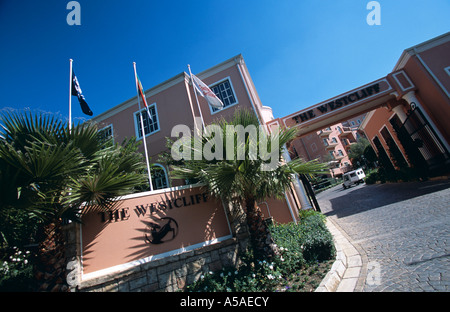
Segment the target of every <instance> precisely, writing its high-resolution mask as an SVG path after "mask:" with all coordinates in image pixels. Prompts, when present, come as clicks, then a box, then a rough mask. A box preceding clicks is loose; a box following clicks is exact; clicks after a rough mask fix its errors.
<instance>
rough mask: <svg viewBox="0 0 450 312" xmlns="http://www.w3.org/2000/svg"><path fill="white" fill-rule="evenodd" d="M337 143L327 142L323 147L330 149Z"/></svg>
mask: <svg viewBox="0 0 450 312" xmlns="http://www.w3.org/2000/svg"><path fill="white" fill-rule="evenodd" d="M337 145H338V142H328V145H327V146H325V149H327V150H332V149H334V148H335V147H336V146H337Z"/></svg>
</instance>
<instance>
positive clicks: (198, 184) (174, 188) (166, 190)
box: [117, 183, 205, 200]
mask: <svg viewBox="0 0 450 312" xmlns="http://www.w3.org/2000/svg"><path fill="white" fill-rule="evenodd" d="M204 185H205V184H202V183H197V184H189V185H181V186H174V187H168V188H164V189H159V190H153V191H146V192H141V193H133V194H129V195H125V196H123V197H120V198H117V200H125V199H132V198H139V197H144V196H149V195H158V194H163V193H166V192H176V191H181V190H186V189H193V188H196V187H200V186H204Z"/></svg>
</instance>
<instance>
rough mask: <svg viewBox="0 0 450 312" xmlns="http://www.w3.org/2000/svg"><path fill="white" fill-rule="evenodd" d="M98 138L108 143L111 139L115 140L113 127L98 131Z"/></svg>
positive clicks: (109, 126)
mask: <svg viewBox="0 0 450 312" xmlns="http://www.w3.org/2000/svg"><path fill="white" fill-rule="evenodd" d="M98 136H99V138H100V140H102V141H107V140H109V139H111V138H113V127H112V125H108V126H106V127H104V128H103V129H100V130H98Z"/></svg>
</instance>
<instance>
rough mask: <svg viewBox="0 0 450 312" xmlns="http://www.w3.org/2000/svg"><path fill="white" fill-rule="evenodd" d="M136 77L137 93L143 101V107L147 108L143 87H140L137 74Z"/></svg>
mask: <svg viewBox="0 0 450 312" xmlns="http://www.w3.org/2000/svg"><path fill="white" fill-rule="evenodd" d="M136 78H137V84H138V90H139V95H140V96H141V99H142V101H143V102H144V105H145V108H147V110H148V105H147V100H146V99H145V95H144V88H142V83H141V81H140V80H139V76H138V75H137V74H136ZM149 115H150V113H149Z"/></svg>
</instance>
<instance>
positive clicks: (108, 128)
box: [92, 55, 310, 222]
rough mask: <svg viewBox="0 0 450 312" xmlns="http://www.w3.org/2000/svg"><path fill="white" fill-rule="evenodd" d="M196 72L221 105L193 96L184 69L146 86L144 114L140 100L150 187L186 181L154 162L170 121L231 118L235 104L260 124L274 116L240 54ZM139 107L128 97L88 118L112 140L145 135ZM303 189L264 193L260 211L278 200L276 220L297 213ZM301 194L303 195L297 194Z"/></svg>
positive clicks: (268, 211)
mask: <svg viewBox="0 0 450 312" xmlns="http://www.w3.org/2000/svg"><path fill="white" fill-rule="evenodd" d="M196 76H197V77H198V78H199V79H201V80H202V81H203V82H204V83H205V84H207V85H208V86H209V87H210V89H211V90H212V91H213V92H215V93H216V95H217V96H218V97H219V98H220V99H221V101H222V102H223V104H224V108H223V109H221V110H218V109H215V108H213V107H212V106H210V105H209V104H208V102H207V101H206V100H205V99H204V98H202V97H200V96H198V97H196V96H195V94H194V89H193V88H192V85H191V82H190V77H189V75H188V74H187V73H185V72H183V73H180V74H178V75H176V76H174V77H172V78H171V79H168V80H167V81H165V82H163V83H161V84H159V85H157V86H155V87H152V88H150V89H148V90H146V91H145V96H146V101H147V103H148V106H149V114H148V113H147V112H146V110H145V109H144V108H143V106H142V104H141V106H142V108H141V114H142V117H143V124H144V131H145V143H146V145H147V153H148V156H149V160H150V163H151V164H152V170H151V178H152V184H153V190H158V189H164V188H168V187H177V186H182V185H185V184H186V183H185V181H181V180H171V179H170V178H169V168H168V167H167V165H166V164H164V163H160V162H159V156H160V155H161V154H162V153H163V152H167V151H169V152H170V150H169V148H168V147H167V146H166V142H167V138H172V139H173V140H176V139H177V138H174V137H172V129H173V128H174V127H175V126H177V125H186V126H188V127H189V128H190V129H194V119H195V118H199V117H202V119H203V121H204V124H205V125H208V124H211V123H212V122H213V121H216V120H220V119H222V118H224V119H230V118H231V117H232V116H233V114H234V112H235V110H236V109H247V110H250V111H253V112H254V113H255V115H256V116H257V118H258V120H259V122H260V124H261V125H264V124H265V123H266V122H267V121H269V120H272V119H273V114H272V109H271V108H270V107H267V106H263V105H262V103H261V100H260V99H259V96H258V93H257V91H256V88H255V86H254V84H253V81H252V79H251V77H250V74H249V72H248V69H247V66H246V64H245V62H244V59H243V57H242V55H237V56H235V57H233V58H230V59H229V60H226V61H225V62H223V63H220V64H218V65H216V66H214V67H211V68H209V69H207V70H205V71H203V72H201V73H198V74H196ZM197 98H198V104H197ZM138 107H139V106H138V99H137V97H133V98H131V99H129V100H128V101H125V102H124V103H121V104H119V105H117V106H115V107H113V108H111V109H110V110H108V111H106V112H104V113H101V114H100V115H98V116H96V117H94V118H93V119H92V120H93V121H94V122H96V123H98V125H99V128H100V129H101V130H100V131H102V132H103V133H104V135H105V136H107V135H109V136H112V137H113V138H114V141H115V142H119V143H120V142H122V141H123V140H124V139H125V138H131V137H136V138H137V139H138V140H139V141H144V140H143V139H142V129H141V123H140V115H139V108H138ZM199 108H200V110H199ZM143 143H144V142H143ZM143 145H144V144H141V145H140V149H141V151H142V153H144V146H143ZM299 184H300V183H299ZM303 190H304V189H303V188H301V187H298V186H297V187H296V190H293V191H292V192H291V191H289V192H287V193H286V197H285V199H284V200H281V201H280V200H275V199H268V200H267V201H265V202H264V203H263V204H262V205H261V209H262V210H263V213H264V214H265V216H274V214H275V215H276V214H277V211H279V209H277V208H278V207H279V206H280V205H281V206H282V207H284V208H288V210H289V211H290V212H291V213H290V215H288V216H281V215H280V216H279V218H281V219H279V220H278V221H279V222H285V221H286V222H289V221H295V220H296V218H297V217H296V214H297V213H296V211H297V210H298V209H300V208H301V206H302V205H301V203H303V207H310V206H309V205H308V203H309V202H308V201H306V200H305V199H304V197H305V194H304V192H303ZM298 193H300V195H298ZM301 195H303V196H304V197H303V198H301V199H299V196H301ZM305 203H306V204H305Z"/></svg>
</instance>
